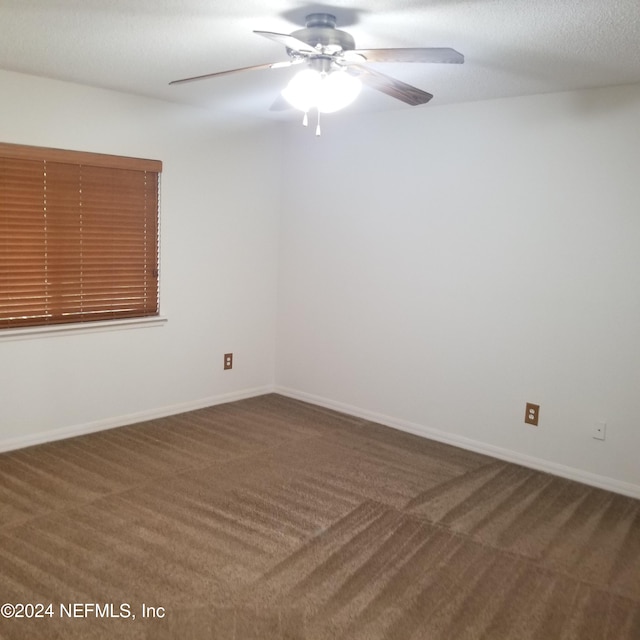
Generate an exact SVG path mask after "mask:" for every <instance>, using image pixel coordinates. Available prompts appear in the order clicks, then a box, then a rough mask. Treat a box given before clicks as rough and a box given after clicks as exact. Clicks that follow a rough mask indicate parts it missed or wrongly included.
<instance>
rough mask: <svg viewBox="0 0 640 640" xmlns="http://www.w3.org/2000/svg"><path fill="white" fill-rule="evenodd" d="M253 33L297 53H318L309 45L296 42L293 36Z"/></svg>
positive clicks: (267, 32)
mask: <svg viewBox="0 0 640 640" xmlns="http://www.w3.org/2000/svg"><path fill="white" fill-rule="evenodd" d="M253 33H257V34H258V35H259V36H264V37H265V38H269V39H270V40H275V41H276V42H279V43H280V44H283V45H284V46H285V47H287V49H291V50H292V51H297V52H298V53H302V54H305V55H308V54H311V53H318V51H317V50H316V49H314V48H313V47H312V46H311V45H310V44H307V43H306V42H303V41H302V40H298V38H296V37H294V36H289V35H286V34H284V33H273V32H272V31H254V32H253Z"/></svg>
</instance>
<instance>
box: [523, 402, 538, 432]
mask: <svg viewBox="0 0 640 640" xmlns="http://www.w3.org/2000/svg"><path fill="white" fill-rule="evenodd" d="M539 418H540V405H539V404H531V402H527V408H526V409H525V412H524V421H525V422H526V423H527V424H532V425H533V426H534V427H537V426H538V420H539Z"/></svg>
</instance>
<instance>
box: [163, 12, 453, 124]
mask: <svg viewBox="0 0 640 640" xmlns="http://www.w3.org/2000/svg"><path fill="white" fill-rule="evenodd" d="M305 22H306V26H305V28H304V29H299V30H298V31H294V32H293V33H291V34H290V35H286V34H282V33H272V32H271V31H254V33H257V34H258V35H261V36H264V37H265V38H269V39H270V40H274V41H275V42H278V43H279V44H282V45H284V46H285V48H286V50H287V54H288V56H289V60H288V61H286V62H274V63H271V64H260V65H255V66H252V67H243V68H241V69H232V70H230V71H219V72H216V73H209V74H206V75H202V76H195V77H193V78H184V79H182V80H174V81H173V82H170V83H169V84H180V83H183V82H191V81H193V80H204V79H206V78H214V77H216V76H222V75H227V74H230V73H237V72H240V71H254V70H259V69H275V68H281V67H289V66H293V65H297V64H303V63H306V68H305V69H303V70H302V71H299V72H298V73H297V74H296V75H295V76H293V78H292V79H291V80H290V82H289V84H288V85H287V86H286V87H285V88H284V89H283V90H282V97H283V98H284V99H285V100H286V102H287V103H288V104H289V105H291V106H292V107H294V108H295V109H298V110H300V111H302V112H303V113H304V118H303V124H304V125H305V126H306V125H307V124H308V113H309V112H310V111H316V112H317V114H318V125H317V127H316V135H320V114H321V113H333V112H334V111H339V110H340V109H344V108H345V107H346V106H348V105H349V104H351V103H352V102H353V101H354V100H355V99H356V98H357V97H358V95H359V93H360V89H361V88H362V84H366V85H367V86H369V87H370V88H372V89H375V90H377V91H381V92H382V93H385V94H386V95H388V96H391V97H392V98H396V99H397V100H400V101H402V102H404V103H405V104H409V105H411V106H416V105H420V104H425V103H427V102H429V100H431V98H433V96H432V95H431V94H430V93H427V92H426V91H422V90H421V89H418V88H417V87H413V86H411V85H410V84H407V83H405V82H401V81H400V80H396V79H395V78H391V77H389V76H387V75H384V74H382V73H380V72H379V71H374V70H373V69H371V68H370V67H368V66H367V63H369V62H436V63H437V62H439V63H451V64H462V63H463V62H464V56H463V55H462V54H461V53H458V52H457V51H455V50H454V49H448V48H433V47H431V48H425V47H422V48H412V49H356V48H355V41H354V39H353V37H352V36H351V35H350V34H348V33H347V32H346V31H341V30H340V29H336V17H335V16H333V15H331V14H330V13H312V14H309V15H308V16H307V17H306V20H305ZM271 108H272V109H279V108H281V106H280V105H279V103H278V101H276V103H275V104H274V105H273V106H272V107H271Z"/></svg>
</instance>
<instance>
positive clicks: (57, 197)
mask: <svg viewBox="0 0 640 640" xmlns="http://www.w3.org/2000/svg"><path fill="white" fill-rule="evenodd" d="M161 171H162V163H161V162H160V161H157V160H142V159H137V158H122V157H119V156H109V155H101V154H94V153H81V152H76V151H63V150H60V149H44V148H40V147H25V146H22V145H13V144H3V143H0V329H6V328H9V327H11V328H15V327H28V326H43V325H54V324H62V323H71V322H91V321H97V320H111V319H123V318H140V317H147V316H154V315H158V188H159V176H160V172H161Z"/></svg>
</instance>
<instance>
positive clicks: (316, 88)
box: [282, 69, 362, 113]
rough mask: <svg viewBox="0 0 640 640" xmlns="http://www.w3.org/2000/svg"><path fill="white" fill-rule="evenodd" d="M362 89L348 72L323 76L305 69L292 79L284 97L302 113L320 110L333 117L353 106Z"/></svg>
mask: <svg viewBox="0 0 640 640" xmlns="http://www.w3.org/2000/svg"><path fill="white" fill-rule="evenodd" d="M361 88H362V84H361V83H360V80H358V78H355V77H354V76H352V75H350V74H348V73H346V72H345V71H334V72H333V73H329V74H324V73H320V72H318V71H315V70H314V69H304V70H303V71H300V72H299V73H297V74H296V75H295V76H293V78H291V80H290V82H289V84H288V85H287V86H286V87H285V89H283V91H282V96H283V98H284V99H285V100H286V101H287V102H288V103H289V104H290V105H291V106H292V107H294V108H295V109H299V110H300V111H304V112H307V111H309V110H310V109H312V108H317V109H318V111H320V112H321V113H332V112H334V111H339V110H340V109H344V107H346V106H347V105H349V104H351V103H352V102H353V101H354V100H355V99H356V98H357V97H358V94H359V93H360V89H361Z"/></svg>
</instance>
